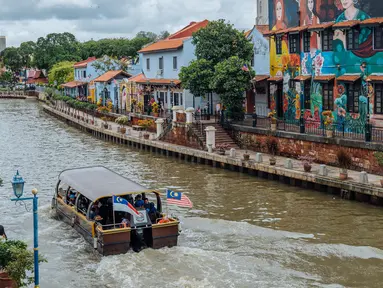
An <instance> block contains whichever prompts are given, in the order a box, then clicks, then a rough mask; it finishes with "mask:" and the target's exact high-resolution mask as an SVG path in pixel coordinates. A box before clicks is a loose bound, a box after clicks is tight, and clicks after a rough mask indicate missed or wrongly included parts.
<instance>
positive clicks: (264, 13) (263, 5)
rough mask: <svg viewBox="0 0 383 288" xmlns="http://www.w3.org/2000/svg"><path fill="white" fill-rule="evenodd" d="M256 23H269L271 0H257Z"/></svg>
mask: <svg viewBox="0 0 383 288" xmlns="http://www.w3.org/2000/svg"><path fill="white" fill-rule="evenodd" d="M255 23H256V25H269V0H257V18H256V20H255Z"/></svg>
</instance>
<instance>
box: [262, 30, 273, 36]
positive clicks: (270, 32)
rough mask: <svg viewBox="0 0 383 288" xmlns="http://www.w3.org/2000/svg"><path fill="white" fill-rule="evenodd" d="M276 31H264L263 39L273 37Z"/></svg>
mask: <svg viewBox="0 0 383 288" xmlns="http://www.w3.org/2000/svg"><path fill="white" fill-rule="evenodd" d="M275 32H276V31H273V30H269V31H265V32H263V33H262V34H263V36H264V37H269V36H273V35H274V34H275Z"/></svg>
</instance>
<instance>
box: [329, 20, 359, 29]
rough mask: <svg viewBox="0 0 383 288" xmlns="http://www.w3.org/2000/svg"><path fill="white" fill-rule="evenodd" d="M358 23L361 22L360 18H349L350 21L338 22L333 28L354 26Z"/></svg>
mask: <svg viewBox="0 0 383 288" xmlns="http://www.w3.org/2000/svg"><path fill="white" fill-rule="evenodd" d="M358 24H360V21H359V20H349V21H343V22H339V23H336V24H334V25H332V28H333V29H342V28H352V27H354V26H356V25H358Z"/></svg>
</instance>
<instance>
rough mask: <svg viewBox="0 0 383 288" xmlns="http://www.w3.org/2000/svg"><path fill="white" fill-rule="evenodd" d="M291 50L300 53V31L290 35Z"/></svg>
mask: <svg viewBox="0 0 383 288" xmlns="http://www.w3.org/2000/svg"><path fill="white" fill-rule="evenodd" d="M289 52H290V53H294V54H297V53H299V33H296V34H290V35H289Z"/></svg>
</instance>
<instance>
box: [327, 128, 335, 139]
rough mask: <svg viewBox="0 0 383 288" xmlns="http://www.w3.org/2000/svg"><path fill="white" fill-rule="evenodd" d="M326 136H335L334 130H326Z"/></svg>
mask: <svg viewBox="0 0 383 288" xmlns="http://www.w3.org/2000/svg"><path fill="white" fill-rule="evenodd" d="M326 136H327V138H332V137H334V131H333V130H326Z"/></svg>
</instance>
